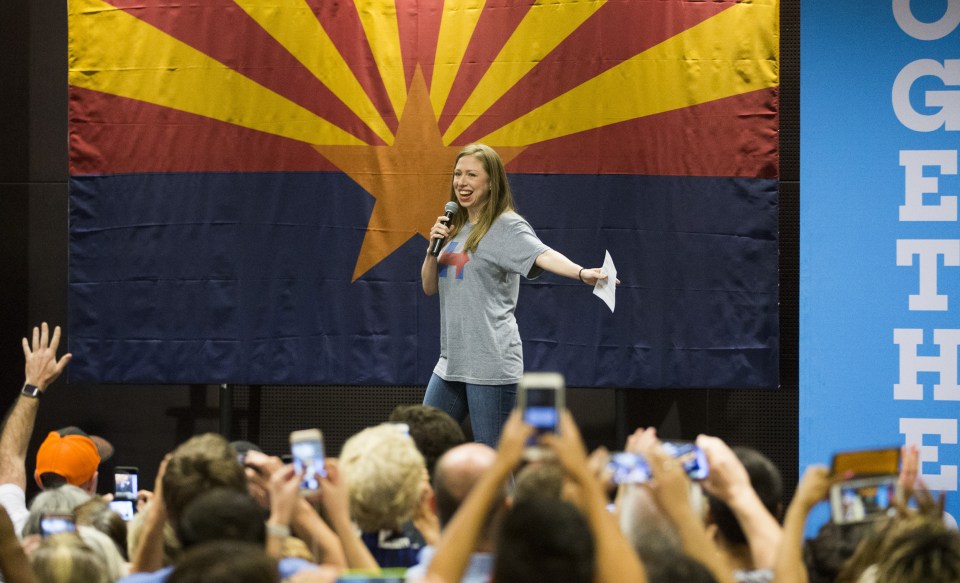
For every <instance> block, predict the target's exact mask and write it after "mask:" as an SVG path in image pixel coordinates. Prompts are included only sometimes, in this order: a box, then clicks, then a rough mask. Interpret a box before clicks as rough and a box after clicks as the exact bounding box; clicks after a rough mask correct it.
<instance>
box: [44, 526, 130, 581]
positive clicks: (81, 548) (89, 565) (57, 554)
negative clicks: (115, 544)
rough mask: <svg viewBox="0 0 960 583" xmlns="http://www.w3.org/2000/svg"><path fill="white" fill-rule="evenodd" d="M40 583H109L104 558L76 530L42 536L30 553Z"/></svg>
mask: <svg viewBox="0 0 960 583" xmlns="http://www.w3.org/2000/svg"><path fill="white" fill-rule="evenodd" d="M30 564H31V565H32V566H33V572H34V574H35V575H36V577H37V581H38V583H108V581H112V580H111V579H110V578H109V576H108V575H107V567H106V565H105V564H104V562H103V559H102V558H101V557H100V556H99V555H98V554H97V553H96V552H94V551H93V549H91V548H90V547H89V546H87V544H86V543H84V542H83V539H81V538H80V536H79V535H77V534H76V533H60V534H54V535H51V536H48V537H47V538H45V539H43V541H42V542H41V543H40V546H38V547H37V549H36V550H34V551H33V554H31V555H30Z"/></svg>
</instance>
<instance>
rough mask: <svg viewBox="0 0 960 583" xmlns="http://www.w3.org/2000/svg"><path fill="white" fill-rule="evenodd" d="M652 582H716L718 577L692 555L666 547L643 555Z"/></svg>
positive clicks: (648, 576)
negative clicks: (646, 555) (657, 551)
mask: <svg viewBox="0 0 960 583" xmlns="http://www.w3.org/2000/svg"><path fill="white" fill-rule="evenodd" d="M642 559H643V566H644V568H645V569H646V570H647V581H649V582H650V583H678V582H681V581H682V582H683V583H716V581H717V579H716V577H714V576H713V573H711V572H710V569H707V568H706V567H705V566H703V563H700V562H699V561H697V560H696V559H694V558H693V557H691V556H690V555H688V554H686V553H684V552H683V551H682V550H679V549H665V550H663V551H661V552H659V553H655V554H652V555H650V556H649V557H642Z"/></svg>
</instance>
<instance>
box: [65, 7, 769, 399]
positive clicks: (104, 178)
mask: <svg viewBox="0 0 960 583" xmlns="http://www.w3.org/2000/svg"><path fill="white" fill-rule="evenodd" d="M69 11H70V20H69V58H70V66H69V69H70V72H69V83H70V112H69V115H70V275H69V302H70V317H69V328H70V351H71V352H73V353H74V354H75V355H76V356H75V359H74V361H73V365H72V367H71V375H72V377H73V378H74V380H82V381H98V382H127V383H137V382H151V383H244V384H246V383H249V384H261V383H263V384H266V383H318V384H423V383H426V381H427V379H428V378H429V374H430V371H431V370H432V368H433V366H434V364H435V363H436V360H437V357H438V354H439V340H438V337H439V306H438V303H437V301H436V298H428V297H426V296H424V295H423V293H422V291H421V289H420V282H419V274H420V264H421V262H422V259H423V256H424V254H425V250H426V247H427V240H426V237H427V236H428V231H429V228H430V227H431V225H432V224H433V222H434V221H435V219H436V217H437V216H438V215H439V214H441V213H442V209H443V205H444V203H445V202H446V200H447V197H448V195H449V184H450V176H451V170H452V161H453V159H454V157H455V155H456V152H457V151H459V150H460V149H461V148H462V146H464V145H466V144H468V143H471V142H483V143H486V144H488V145H490V146H493V147H494V148H495V149H497V151H498V152H499V153H500V154H501V156H502V157H503V158H504V161H505V162H506V163H507V171H508V172H509V173H510V179H511V184H512V186H513V189H514V193H515V196H516V200H517V204H518V207H519V209H518V210H519V212H520V213H521V214H522V215H523V216H524V217H526V218H527V219H528V220H529V221H530V223H531V224H532V225H533V227H534V229H535V230H536V232H537V234H538V235H539V236H540V238H541V239H542V240H543V241H544V242H545V243H547V244H548V245H550V246H552V247H554V248H556V249H557V250H559V251H561V252H563V253H564V254H566V255H568V256H569V257H570V258H571V259H573V260H574V261H575V262H577V263H580V264H582V265H588V266H596V265H600V264H601V263H602V261H603V257H604V251H605V250H609V251H610V253H611V255H612V256H613V258H614V261H615V263H616V265H617V268H618V271H619V277H620V280H621V281H622V285H621V286H620V287H619V288H618V289H617V309H616V313H613V314H611V313H610V311H609V310H608V309H607V307H606V306H605V305H604V304H603V303H602V302H600V301H599V300H598V299H597V298H595V297H593V296H592V295H591V294H590V289H589V288H588V287H586V286H584V285H582V284H580V283H578V282H575V281H571V280H565V279H561V278H558V277H556V276H552V275H549V274H548V275H545V276H544V277H542V278H540V279H538V280H535V281H532V282H524V284H523V285H522V286H521V297H520V301H519V308H518V311H517V318H518V320H519V325H520V332H521V335H522V337H523V342H524V354H525V359H526V368H527V370H559V371H562V372H563V373H565V374H566V376H567V381H568V383H569V384H570V385H572V386H620V387H718V386H722V387H775V386H776V385H777V383H778V373H777V371H778V320H777V291H778V289H777V194H778V188H777V172H778V157H777V156H778V142H777V123H778V116H777V97H778V83H779V70H778V50H779V49H778V40H779V30H778V25H779V21H778V13H779V6H778V3H777V0H751V1H746V0H745V1H742V2H735V1H715V2H701V1H691V0H607V1H603V0H592V1H587V0H488V1H484V0H446V1H443V0H354V1H352V2H351V1H336V2H335V1H332V0H270V1H265V0H232V1H231V0H195V1H193V2H179V1H178V2H174V1H172V0H136V1H133V0H69Z"/></svg>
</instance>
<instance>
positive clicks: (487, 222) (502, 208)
mask: <svg viewBox="0 0 960 583" xmlns="http://www.w3.org/2000/svg"><path fill="white" fill-rule="evenodd" d="M464 156H473V157H474V158H476V159H477V160H479V161H480V164H481V165H482V166H483V169H484V170H485V171H486V173H487V176H488V178H489V186H490V194H489V195H488V196H487V200H486V202H485V203H484V204H483V207H482V208H481V209H480V218H479V220H478V221H477V224H476V225H475V226H474V227H473V231H471V232H470V235H468V236H467V242H466V244H465V245H464V248H465V250H466V251H470V252H471V253H475V252H476V251H477V245H479V244H480V239H482V238H483V236H484V235H486V234H487V232H488V231H489V230H490V227H491V226H493V222H494V221H496V220H497V217H499V216H500V215H502V214H503V213H505V212H507V211H513V212H516V210H517V209H516V205H515V204H514V202H513V192H512V191H511V190H510V182H509V181H508V180H507V171H506V169H504V167H503V160H501V159H500V154H497V151H496V150H494V149H493V148H491V147H490V146H487V145H485V144H470V145H469V146H466V147H465V148H464V149H462V150H460V153H459V154H457V159H456V160H454V161H453V167H454V169H456V167H457V162H459V161H460V158H463V157H464ZM450 200H452V201H453V202H457V193H456V191H455V189H454V187H453V179H452V178H451V180H450ZM466 222H467V213H464V212H459V213H457V214H455V215H453V218H452V219H450V237H449V238H450V239H453V238H454V237H455V236H456V235H457V233H459V232H460V229H461V228H463V225H464V224H465V223H466Z"/></svg>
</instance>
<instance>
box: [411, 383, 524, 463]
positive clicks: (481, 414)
mask: <svg viewBox="0 0 960 583" xmlns="http://www.w3.org/2000/svg"><path fill="white" fill-rule="evenodd" d="M516 400H517V385H516V384H512V385H474V384H471V383H462V382H457V381H445V380H443V379H442V378H440V377H438V376H437V375H436V374H434V375H432V376H431V377H430V382H429V383H428V384H427V393H426V394H425V395H424V396H423V404H424V405H431V406H433V407H436V408H437V409H440V410H442V411H445V412H446V413H447V414H448V415H450V416H451V417H453V418H454V419H456V420H457V422H460V423H462V422H463V420H464V419H466V417H467V413H469V414H470V426H471V427H472V428H473V438H474V441H478V442H480V443H485V444H487V445H489V446H490V447H493V448H495V447H497V441H498V440H499V439H500V430H501V429H502V428H503V424H504V423H506V421H507V417H509V416H510V412H511V411H512V410H513V406H514V403H516Z"/></svg>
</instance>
